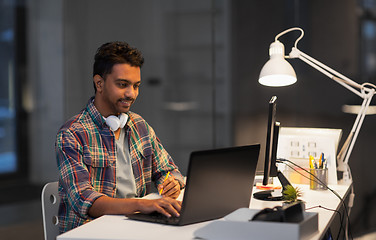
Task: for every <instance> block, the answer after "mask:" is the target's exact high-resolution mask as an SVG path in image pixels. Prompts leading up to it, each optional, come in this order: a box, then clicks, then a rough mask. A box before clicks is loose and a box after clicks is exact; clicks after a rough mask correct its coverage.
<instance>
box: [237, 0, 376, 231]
mask: <svg viewBox="0 0 376 240" xmlns="http://www.w3.org/2000/svg"><path fill="white" fill-rule="evenodd" d="M231 9H232V11H231V15H232V40H231V41H232V49H231V52H232V58H231V60H232V61H231V62H232V65H231V69H232V73H231V77H232V82H233V85H232V86H234V87H233V92H232V96H236V97H234V98H233V100H232V101H233V111H234V131H233V132H234V142H235V144H238V145H241V144H247V143H254V142H260V143H264V142H265V135H266V115H267V113H266V112H267V102H268V100H269V99H270V97H271V96H273V95H277V96H278V113H277V118H278V120H279V121H281V124H282V126H290V127H322V128H340V129H343V137H342V140H341V143H340V146H341V145H342V143H343V141H344V139H345V138H346V136H347V134H348V133H349V131H350V129H351V127H352V125H353V122H354V120H355V115H351V114H347V113H344V112H342V110H341V108H342V105H344V104H360V103H361V99H360V98H359V97H358V96H356V95H355V94H353V93H352V92H350V91H348V90H347V89H345V88H343V87H342V86H340V85H338V84H337V83H335V82H334V81H332V80H330V79H329V78H327V77H326V76H324V75H323V74H321V73H320V72H318V71H317V70H315V69H313V68H311V67H310V66H308V65H307V64H305V63H304V62H302V61H300V60H297V59H293V60H290V63H291V64H292V65H293V67H294V69H295V71H296V74H297V77H298V82H297V83H296V84H295V85H293V86H290V87H284V88H269V87H264V86H261V85H259V84H258V82H257V80H258V75H259V73H260V70H261V68H262V66H263V65H264V64H265V62H266V61H267V60H268V58H269V55H268V49H269V45H270V43H272V42H273V41H274V37H275V36H276V35H277V34H278V33H280V32H282V31H283V30H285V29H288V28H290V27H295V26H299V27H301V28H303V29H304V31H305V36H304V37H303V39H302V40H300V42H299V44H298V48H299V49H300V50H301V51H303V52H305V53H307V54H308V55H310V56H312V57H314V58H316V59H317V60H319V61H321V62H322V63H324V64H326V65H328V66H330V67H332V68H333V69H335V70H337V71H338V72H340V73H342V74H344V75H345V76H347V77H349V78H351V79H354V80H355V81H356V82H359V83H362V82H363V81H362V80H361V79H360V75H361V74H360V72H359V69H360V66H359V64H360V61H359V59H360V58H361V56H360V52H359V49H360V35H359V28H360V25H359V16H358V12H359V11H358V6H357V1H355V0H332V1H324V0H319V1H292V0H291V1H289V0H284V1H281V0H264V1H240V0H238V1H232V6H231ZM298 36H299V32H292V33H289V34H287V35H286V36H283V37H282V38H280V39H279V40H280V41H282V42H283V43H284V44H285V48H286V54H288V53H289V52H290V50H291V47H292V46H293V44H294V41H295V39H296V38H297V37H298ZM373 104H375V101H373ZM375 119H376V116H375V115H368V116H367V117H366V119H365V121H364V125H363V127H362V129H361V131H360V134H359V136H358V140H357V142H356V144H355V147H354V150H353V153H352V155H351V158H350V167H351V169H352V174H353V180H354V186H355V194H356V197H355V206H354V208H353V209H352V212H351V222H352V225H351V226H352V228H351V229H352V233H353V235H357V234H358V235H359V234H360V233H362V232H367V231H369V230H371V229H372V226H376V207H374V205H372V204H371V202H372V201H373V202H375V201H376V183H375V181H373V178H372V177H373V175H374V169H375V167H376V159H375V157H373V155H374V151H373V147H375V142H376V124H374V123H375ZM264 130H265V131H264ZM262 151H263V149H262ZM260 159H263V156H260ZM262 164H263V163H262Z"/></svg>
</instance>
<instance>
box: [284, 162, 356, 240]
mask: <svg viewBox="0 0 376 240" xmlns="http://www.w3.org/2000/svg"><path fill="white" fill-rule="evenodd" d="M277 162H280V163H284V164H285V165H286V166H288V167H290V168H291V169H293V170H294V171H296V170H295V169H294V168H292V167H291V166H289V165H288V164H286V162H288V163H291V164H292V165H294V166H296V167H298V168H300V169H302V170H303V171H305V172H306V173H308V174H309V175H311V176H313V177H314V178H315V180H314V181H315V182H317V181H318V182H319V183H320V184H322V185H323V186H325V187H326V188H328V189H329V190H330V191H331V192H332V193H333V194H334V195H336V196H337V197H338V198H339V200H340V201H341V203H342V205H343V207H344V209H345V212H346V219H347V223H348V226H349V227H348V233H347V232H344V234H345V236H347V235H348V234H349V235H350V237H351V239H353V237H352V234H351V231H350V216H349V212H348V210H347V206H346V204H345V202H344V200H343V199H342V198H341V196H339V194H338V193H337V192H336V191H334V190H333V189H331V188H330V187H329V186H328V185H326V184H325V183H324V182H322V181H321V180H320V179H319V178H317V177H316V176H315V175H314V174H312V173H310V172H309V171H307V170H306V169H304V168H302V167H301V166H299V165H298V164H296V163H294V162H292V161H290V160H288V159H284V158H278V159H277ZM296 172H297V173H299V174H300V175H302V176H304V175H303V174H302V173H300V172H298V171H296ZM304 177H306V178H307V176H304ZM350 197H351V196H350ZM341 224H342V223H341ZM344 231H345V230H344ZM338 235H339V234H338ZM346 238H347V237H346Z"/></svg>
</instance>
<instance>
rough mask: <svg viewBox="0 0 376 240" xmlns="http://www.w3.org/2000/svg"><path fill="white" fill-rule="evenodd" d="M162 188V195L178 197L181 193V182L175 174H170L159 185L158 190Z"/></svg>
mask: <svg viewBox="0 0 376 240" xmlns="http://www.w3.org/2000/svg"><path fill="white" fill-rule="evenodd" d="M161 190H162V192H161V195H162V196H164V197H170V198H174V199H176V198H177V197H179V194H180V184H179V182H178V181H177V180H176V179H175V178H174V176H171V175H170V176H169V177H168V178H167V179H166V180H165V181H164V182H163V183H162V184H161V185H159V186H158V191H161Z"/></svg>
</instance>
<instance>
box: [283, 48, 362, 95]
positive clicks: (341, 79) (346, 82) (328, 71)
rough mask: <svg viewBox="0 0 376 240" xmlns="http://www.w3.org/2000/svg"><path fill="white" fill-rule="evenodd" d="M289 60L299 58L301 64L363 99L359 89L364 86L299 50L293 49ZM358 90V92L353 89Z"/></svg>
mask: <svg viewBox="0 0 376 240" xmlns="http://www.w3.org/2000/svg"><path fill="white" fill-rule="evenodd" d="M289 57H290V58H299V59H300V60H302V61H303V62H305V63H307V64H308V65H310V66H311V67H313V68H315V69H316V70H318V71H319V72H321V73H322V74H324V75H326V76H327V77H329V78H330V79H332V80H334V81H336V82H337V83H339V84H340V85H342V86H343V87H345V88H347V89H348V90H350V91H351V92H353V93H355V94H356V95H358V96H359V97H361V98H364V96H363V94H362V92H361V91H360V90H361V89H363V88H364V86H362V85H360V84H359V83H356V82H355V81H353V80H351V79H350V78H348V77H346V76H344V75H342V74H341V73H339V72H337V71H335V70H333V69H332V68H330V67H328V66H326V65H325V64H323V63H321V62H319V61H317V60H316V59H314V58H312V57H310V56H309V55H307V54H305V53H304V52H302V51H300V50H299V49H297V48H295V47H293V48H292V50H291V52H290V55H289ZM355 88H358V89H359V90H357V89H355Z"/></svg>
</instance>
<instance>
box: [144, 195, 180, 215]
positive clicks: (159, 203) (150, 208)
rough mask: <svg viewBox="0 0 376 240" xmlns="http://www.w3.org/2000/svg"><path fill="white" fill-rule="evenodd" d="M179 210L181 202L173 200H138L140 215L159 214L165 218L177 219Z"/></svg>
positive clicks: (166, 198) (167, 198)
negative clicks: (173, 217) (172, 217)
mask: <svg viewBox="0 0 376 240" xmlns="http://www.w3.org/2000/svg"><path fill="white" fill-rule="evenodd" d="M180 210H181V202H180V201H176V200H175V199H172V198H169V197H164V198H160V199H153V200H149V199H140V200H139V211H140V212H141V213H151V212H155V211H156V212H159V213H162V214H163V215H165V216H167V217H171V216H175V217H179V216H180V214H179V212H180Z"/></svg>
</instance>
